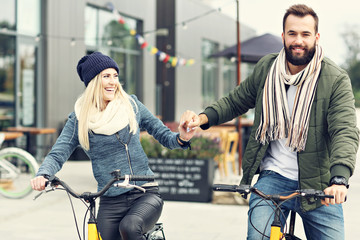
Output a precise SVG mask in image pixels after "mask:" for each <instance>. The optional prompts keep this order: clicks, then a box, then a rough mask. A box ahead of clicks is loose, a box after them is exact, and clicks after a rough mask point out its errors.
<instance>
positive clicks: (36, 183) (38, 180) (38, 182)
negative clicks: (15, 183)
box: [30, 176, 48, 191]
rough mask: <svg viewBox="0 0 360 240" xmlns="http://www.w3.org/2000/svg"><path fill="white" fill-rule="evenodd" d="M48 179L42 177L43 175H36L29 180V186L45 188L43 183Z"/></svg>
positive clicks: (37, 188)
mask: <svg viewBox="0 0 360 240" xmlns="http://www.w3.org/2000/svg"><path fill="white" fill-rule="evenodd" d="M47 181H48V179H46V178H44V177H43V176H38V177H35V178H33V179H31V180H30V182H31V187H32V189H34V190H37V191H42V190H44V189H45V185H46V182H47Z"/></svg>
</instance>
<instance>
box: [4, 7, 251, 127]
mask: <svg viewBox="0 0 360 240" xmlns="http://www.w3.org/2000/svg"><path fill="white" fill-rule="evenodd" d="M234 6H235V5H234ZM0 9H1V10H0V12H1V14H0V116H1V119H2V120H1V121H2V123H1V126H2V127H6V126H19V125H22V126H40V127H55V128H58V127H59V126H61V125H62V124H63V123H64V121H65V120H66V118H67V115H68V114H69V113H70V112H72V111H73V108H74V103H75V101H76V99H77V98H78V96H79V95H80V94H81V93H82V91H83V90H84V84H83V83H82V82H81V81H80V80H79V78H78V76H77V72H76V65H77V61H78V60H79V59H80V58H81V57H82V56H84V55H85V54H89V53H91V52H94V51H101V52H103V53H105V54H108V55H110V56H111V57H112V58H114V59H115V60H116V61H117V63H118V64H119V68H120V76H119V80H120V82H121V83H122V85H123V87H124V89H125V90H126V91H127V92H128V93H129V94H136V95H137V96H138V98H139V99H140V100H141V101H142V102H143V103H144V104H145V105H146V106H147V107H148V108H149V110H150V111H151V112H153V113H154V114H155V115H160V116H162V117H163V120H164V121H174V120H175V121H176V120H179V118H180V116H181V113H182V112H184V111H185V110H187V109H191V110H194V111H196V112H200V111H201V110H203V107H204V106H205V105H207V104H209V103H211V102H212V101H214V100H216V99H218V98H220V97H221V96H223V95H224V94H225V93H226V92H228V91H229V90H230V89H232V88H233V87H234V86H235V85H236V66H235V64H234V63H232V62H230V61H228V60H226V59H213V58H209V56H210V55H211V54H213V53H215V52H217V51H220V50H222V49H224V48H225V47H229V46H231V45H234V44H235V42H236V22H235V20H234V19H232V18H230V17H228V16H225V15H224V14H222V13H221V12H220V11H217V10H214V9H212V8H210V7H209V6H207V5H204V4H203V3H201V2H199V1H196V0H157V1H156V0H113V1H111V2H110V1H108V0H77V1H73V0H2V1H0ZM112 9H115V11H112ZM234 11H236V10H235V9H234ZM253 36H255V31H254V30H252V29H251V28H249V27H246V26H243V25H241V40H246V39H247V38H250V37H253ZM139 37H140V38H139ZM140 39H142V41H145V42H146V45H147V46H144V44H141V41H140ZM154 49H157V50H159V51H163V52H165V53H167V54H169V56H172V57H176V58H177V59H187V60H189V59H193V60H194V63H193V64H190V65H184V66H180V64H179V63H178V64H173V63H171V62H169V61H167V62H165V61H164V60H163V59H161V61H160V60H159V59H160V56H159V55H158V54H156V50H155V51H154ZM188 63H189V62H188ZM173 65H175V66H173ZM242 73H243V74H246V71H245V70H243V71H242Z"/></svg>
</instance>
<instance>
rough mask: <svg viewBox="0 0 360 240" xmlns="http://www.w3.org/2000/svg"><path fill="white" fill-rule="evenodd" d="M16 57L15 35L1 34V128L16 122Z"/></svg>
mask: <svg viewBox="0 0 360 240" xmlns="http://www.w3.org/2000/svg"><path fill="white" fill-rule="evenodd" d="M15 59H16V56H15V37H10V36H4V35H1V34H0V128H6V127H9V126H12V125H13V123H14V117H15V95H14V93H15V84H14V79H15Z"/></svg>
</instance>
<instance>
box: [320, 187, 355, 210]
mask: <svg viewBox="0 0 360 240" xmlns="http://www.w3.org/2000/svg"><path fill="white" fill-rule="evenodd" d="M347 191H348V190H347V188H346V186H344V185H336V184H333V185H331V186H330V187H328V188H326V189H325V190H324V193H325V194H327V195H333V196H334V198H332V199H329V198H326V199H325V200H321V203H322V204H324V205H326V206H329V205H330V204H340V203H344V202H345V198H346V194H347Z"/></svg>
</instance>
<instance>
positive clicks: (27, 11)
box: [17, 0, 40, 35]
mask: <svg viewBox="0 0 360 240" xmlns="http://www.w3.org/2000/svg"><path fill="white" fill-rule="evenodd" d="M17 31H18V32H19V33H22V34H29V35H37V34H39V33H40V0H18V1H17Z"/></svg>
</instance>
